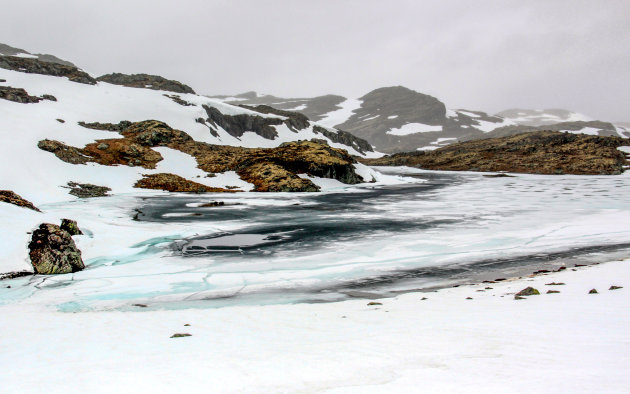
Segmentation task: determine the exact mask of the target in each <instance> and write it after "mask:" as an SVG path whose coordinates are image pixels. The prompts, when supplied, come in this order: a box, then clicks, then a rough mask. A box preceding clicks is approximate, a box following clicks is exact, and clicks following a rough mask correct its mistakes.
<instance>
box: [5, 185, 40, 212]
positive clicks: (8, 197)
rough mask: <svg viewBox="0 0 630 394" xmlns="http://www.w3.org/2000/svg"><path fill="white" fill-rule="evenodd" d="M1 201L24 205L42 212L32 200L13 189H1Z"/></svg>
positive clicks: (19, 205)
mask: <svg viewBox="0 0 630 394" xmlns="http://www.w3.org/2000/svg"><path fill="white" fill-rule="evenodd" d="M0 202H6V203H8V204H13V205H17V206H18V207H24V208H28V209H32V210H33V211H37V212H41V211H40V210H39V208H37V207H36V206H35V205H33V203H32V202H30V201H28V200H25V199H24V198H22V197H21V196H20V195H18V194H17V193H15V192H13V191H11V190H0Z"/></svg>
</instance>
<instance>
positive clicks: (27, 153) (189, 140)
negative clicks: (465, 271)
mask: <svg viewBox="0 0 630 394" xmlns="http://www.w3.org/2000/svg"><path fill="white" fill-rule="evenodd" d="M2 48H3V50H4V52H5V53H8V54H3V55H1V56H0V113H1V114H2V116H0V135H1V136H2V138H3V139H4V141H5V143H3V144H1V145H0V155H1V156H2V157H3V162H4V163H6V165H5V166H4V167H3V170H2V171H0V189H8V190H11V191H13V192H15V193H17V194H18V195H20V196H22V197H23V198H25V199H27V200H28V201H31V202H32V203H34V204H35V205H36V206H37V205H40V204H42V203H47V202H52V201H60V200H67V199H72V198H75V196H81V197H83V196H90V195H106V194H108V193H111V194H119V193H128V192H136V191H137V190H138V188H151V189H156V188H157V189H163V190H169V191H231V190H242V191H248V190H256V191H316V190H319V186H317V183H318V180H317V178H318V177H322V178H334V179H337V180H339V181H341V182H343V183H349V184H352V183H357V182H362V181H366V182H367V181H371V180H372V179H373V178H375V177H376V178H377V177H378V175H377V174H376V173H375V172H374V171H372V170H370V169H367V167H365V166H362V165H361V164H358V163H356V162H355V161H354V159H353V158H351V157H350V156H349V155H348V153H349V154H351V155H355V156H374V155H377V154H376V153H374V152H373V149H372V146H371V145H370V144H369V143H367V142H366V141H364V140H362V139H360V138H357V137H355V136H353V135H351V134H348V133H344V132H341V131H338V130H335V129H332V128H328V127H326V126H323V125H319V124H317V123H315V122H312V121H311V120H309V119H308V118H307V117H306V116H304V115H302V114H299V113H295V112H290V111H283V110H278V109H275V108H271V107H267V106H244V105H242V106H237V105H231V104H227V103H225V102H223V101H222V100H217V99H211V98H208V97H205V96H200V95H197V94H194V93H193V90H192V88H190V87H189V86H187V85H185V84H183V83H181V82H178V81H173V80H169V79H166V78H163V77H160V76H152V75H147V74H136V75H124V74H108V75H106V76H102V77H98V78H94V77H92V76H90V75H89V74H87V73H86V72H84V71H82V70H81V69H79V68H77V67H76V66H74V65H71V63H68V62H65V63H60V62H48V61H43V60H41V58H40V57H38V56H35V55H33V56H26V55H24V54H27V55H28V53H27V52H26V51H23V50H18V49H15V48H12V47H9V46H3V47H2ZM7 48H8V49H7ZM16 52H17V54H18V55H20V56H14V55H15V54H16ZM298 141H301V142H298ZM306 141H311V142H308V143H307V142H306ZM346 151H347V152H348V153H346ZM304 174H306V175H304ZM304 176H307V178H304Z"/></svg>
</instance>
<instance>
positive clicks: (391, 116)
mask: <svg viewBox="0 0 630 394" xmlns="http://www.w3.org/2000/svg"><path fill="white" fill-rule="evenodd" d="M397 117H398V115H390V116H388V117H387V119H396V118H397Z"/></svg>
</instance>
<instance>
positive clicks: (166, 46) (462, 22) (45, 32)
mask: <svg viewBox="0 0 630 394" xmlns="http://www.w3.org/2000/svg"><path fill="white" fill-rule="evenodd" d="M3 3H4V4H3V5H2V10H3V23H2V24H0V37H1V38H0V42H5V43H7V44H10V45H14V46H18V47H23V48H25V49H27V50H29V51H32V52H46V53H52V54H55V55H57V56H59V57H62V58H66V59H68V60H70V61H73V62H75V63H76V64H79V65H81V66H82V67H83V68H85V69H86V70H88V71H90V72H91V73H93V74H102V73H107V72H113V71H119V72H147V73H155V74H160V75H163V76H165V77H168V78H173V79H178V80H181V81H183V82H185V83H187V84H189V85H191V86H193V87H194V88H195V90H196V91H198V92H204V93H208V94H220V93H237V92H241V91H245V90H257V91H260V92H265V93H271V94H276V95H285V96H308V95H317V94H325V93H338V94H342V95H346V96H359V95H362V94H364V93H366V92H368V91H370V90H372V89H374V88H377V87H380V86H384V85H397V84H402V85H405V86H407V87H410V88H412V89H415V90H418V91H421V92H425V93H429V94H432V95H435V96H437V97H439V98H441V99H442V100H443V101H445V102H446V103H447V105H449V106H451V107H468V108H477V109H481V110H485V111H489V112H496V111H500V110H502V109H506V108H509V107H517V106H518V107H529V108H543V107H561V108H568V109H572V110H576V111H580V112H584V113H586V114H589V115H591V116H594V117H598V118H601V119H606V120H630V113H629V112H630V111H629V110H628V108H630V51H628V50H627V48H629V47H630V24H628V23H627V15H630V2H628V1H623V0H620V1H617V0H606V1H600V2H595V1H579V0H571V1H568V0H555V1H548V0H547V1H538V0H535V1H516V0H507V1H489V0H477V1H468V0H460V1H454V0H451V1H393V0H390V1H371V0H357V1H354V0H329V1H300V0H285V1H281V0H277V1H275V0H257V1H234V0H232V1H201V0H190V1H186V0H180V1H109V2H91V1H84V0H82V1H78V0H75V1H67V0H66V1H64V0H61V1H55V2H49V1H21V2H9V1H3Z"/></svg>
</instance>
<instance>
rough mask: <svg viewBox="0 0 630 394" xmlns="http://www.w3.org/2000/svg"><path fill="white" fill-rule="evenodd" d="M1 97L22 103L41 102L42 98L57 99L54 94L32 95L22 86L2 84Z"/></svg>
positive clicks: (0, 87)
mask: <svg viewBox="0 0 630 394" xmlns="http://www.w3.org/2000/svg"><path fill="white" fill-rule="evenodd" d="M0 99H3V100H8V101H13V102H16V103H22V104H31V103H39V102H40V101H42V100H50V101H57V99H56V98H55V97H54V96H51V95H49V94H45V95H43V96H41V97H37V96H31V95H30V94H28V93H27V92H26V90H24V89H22V88H12V87H10V86H0Z"/></svg>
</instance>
